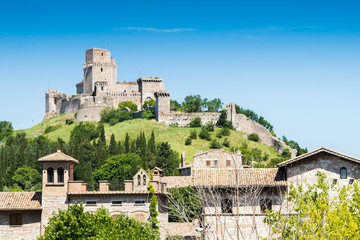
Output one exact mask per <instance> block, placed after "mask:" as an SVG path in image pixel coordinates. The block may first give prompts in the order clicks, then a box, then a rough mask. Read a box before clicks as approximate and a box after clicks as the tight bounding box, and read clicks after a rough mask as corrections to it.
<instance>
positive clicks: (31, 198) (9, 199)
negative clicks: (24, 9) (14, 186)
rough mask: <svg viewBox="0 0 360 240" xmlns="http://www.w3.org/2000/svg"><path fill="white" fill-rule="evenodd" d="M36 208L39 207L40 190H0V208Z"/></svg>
mask: <svg viewBox="0 0 360 240" xmlns="http://www.w3.org/2000/svg"><path fill="white" fill-rule="evenodd" d="M37 209H38V210H40V209H41V192H0V210H37Z"/></svg>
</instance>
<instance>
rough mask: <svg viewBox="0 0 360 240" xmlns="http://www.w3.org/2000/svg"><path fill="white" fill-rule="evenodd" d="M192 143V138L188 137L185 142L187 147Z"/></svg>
mask: <svg viewBox="0 0 360 240" xmlns="http://www.w3.org/2000/svg"><path fill="white" fill-rule="evenodd" d="M191 143H192V140H191V138H190V137H188V138H187V139H186V140H185V145H191Z"/></svg>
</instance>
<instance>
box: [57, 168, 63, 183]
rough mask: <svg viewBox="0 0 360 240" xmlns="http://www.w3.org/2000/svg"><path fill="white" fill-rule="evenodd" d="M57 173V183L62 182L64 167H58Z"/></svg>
mask: <svg viewBox="0 0 360 240" xmlns="http://www.w3.org/2000/svg"><path fill="white" fill-rule="evenodd" d="M57 175H58V182H59V183H63V182H64V169H63V168H59V169H58V170H57Z"/></svg>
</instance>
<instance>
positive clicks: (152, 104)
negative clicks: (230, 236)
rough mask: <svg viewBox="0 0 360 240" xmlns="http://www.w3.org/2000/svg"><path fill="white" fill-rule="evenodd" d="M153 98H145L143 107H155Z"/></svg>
mask: <svg viewBox="0 0 360 240" xmlns="http://www.w3.org/2000/svg"><path fill="white" fill-rule="evenodd" d="M155 103H156V102H155V100H154V99H149V100H146V101H145V102H144V104H143V105H142V107H143V109H148V108H150V107H155Z"/></svg>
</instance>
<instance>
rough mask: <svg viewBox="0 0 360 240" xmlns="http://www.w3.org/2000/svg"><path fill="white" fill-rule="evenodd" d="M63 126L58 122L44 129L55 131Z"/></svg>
mask: <svg viewBox="0 0 360 240" xmlns="http://www.w3.org/2000/svg"><path fill="white" fill-rule="evenodd" d="M61 127H62V125H61V124H56V125H51V126H47V127H46V128H45V130H44V133H45V134H46V133H50V132H53V131H55V130H58V129H60V128H61Z"/></svg>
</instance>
